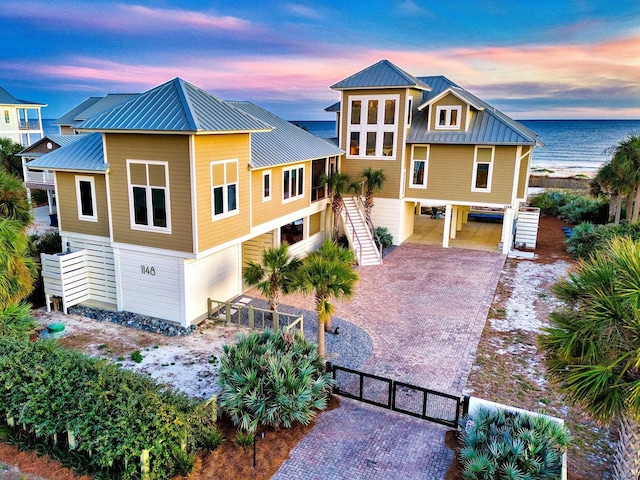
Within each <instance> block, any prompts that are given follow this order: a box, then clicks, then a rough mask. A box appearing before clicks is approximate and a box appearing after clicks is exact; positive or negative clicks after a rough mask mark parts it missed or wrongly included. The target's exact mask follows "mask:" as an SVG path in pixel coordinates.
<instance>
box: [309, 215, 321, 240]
mask: <svg viewBox="0 0 640 480" xmlns="http://www.w3.org/2000/svg"><path fill="white" fill-rule="evenodd" d="M321 230H322V212H318V213H314V214H313V215H311V216H309V236H311V235H315V234H316V233H320V231H321Z"/></svg>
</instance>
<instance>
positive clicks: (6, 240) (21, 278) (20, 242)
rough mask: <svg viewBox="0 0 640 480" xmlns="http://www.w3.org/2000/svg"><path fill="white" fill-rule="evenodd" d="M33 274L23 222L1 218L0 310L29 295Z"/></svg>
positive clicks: (32, 263)
mask: <svg viewBox="0 0 640 480" xmlns="http://www.w3.org/2000/svg"><path fill="white" fill-rule="evenodd" d="M35 275H36V268H35V262H34V261H33V259H32V258H31V257H30V256H29V237H28V236H27V232H26V230H25V228H24V226H23V225H22V224H21V223H19V222H17V221H15V220H10V219H7V218H3V219H0V311H4V310H5V309H6V308H7V307H9V306H11V305H13V304H16V303H18V302H20V301H21V300H24V299H25V298H27V296H29V294H30V293H31V291H32V290H33V282H34V280H35Z"/></svg>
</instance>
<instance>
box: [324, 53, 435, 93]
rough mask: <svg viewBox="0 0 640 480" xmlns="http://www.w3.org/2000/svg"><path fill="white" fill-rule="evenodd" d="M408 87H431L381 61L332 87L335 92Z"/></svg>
mask: <svg viewBox="0 0 640 480" xmlns="http://www.w3.org/2000/svg"><path fill="white" fill-rule="evenodd" d="M374 87H378V88H384V87H407V88H420V89H424V90H430V89H431V86H430V85H428V84H426V83H425V82H423V81H422V80H420V79H418V78H416V77H414V76H413V75H410V74H408V73H407V72H405V71H404V70H402V69H400V68H398V67H397V66H395V65H394V64H393V63H391V62H390V61H389V60H380V61H379V62H378V63H376V64H374V65H371V66H369V67H367V68H365V69H364V70H360V71H359V72H357V73H354V74H353V75H351V76H350V77H347V78H345V79H344V80H341V81H339V82H338V83H335V84H333V85H332V86H331V88H333V89H334V90H345V89H349V88H374Z"/></svg>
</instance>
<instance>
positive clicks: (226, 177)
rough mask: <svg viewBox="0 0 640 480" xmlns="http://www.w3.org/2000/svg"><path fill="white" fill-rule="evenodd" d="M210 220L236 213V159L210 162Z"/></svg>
mask: <svg viewBox="0 0 640 480" xmlns="http://www.w3.org/2000/svg"><path fill="white" fill-rule="evenodd" d="M211 211H212V220H218V219H220V218H224V217H229V216H231V215H237V214H238V159H234V160H221V161H215V162H211Z"/></svg>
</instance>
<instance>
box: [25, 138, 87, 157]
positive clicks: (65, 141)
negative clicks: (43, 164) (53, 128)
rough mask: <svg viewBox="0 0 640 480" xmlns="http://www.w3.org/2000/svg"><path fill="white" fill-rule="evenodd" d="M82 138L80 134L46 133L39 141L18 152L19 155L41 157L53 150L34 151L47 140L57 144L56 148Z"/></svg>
mask: <svg viewBox="0 0 640 480" xmlns="http://www.w3.org/2000/svg"><path fill="white" fill-rule="evenodd" d="M79 138H80V135H55V134H51V135H45V136H44V137H42V138H41V139H40V140H38V141H37V142H35V143H33V144H31V145H30V146H28V147H27V148H25V149H24V150H22V151H21V152H20V153H18V156H19V157H40V156H42V155H46V154H48V153H51V152H34V150H36V149H37V148H38V147H40V145H42V144H43V143H46V142H52V143H55V144H56V149H57V148H60V147H63V146H65V145H69V144H71V143H73V142H76V141H77V140H78V139H79Z"/></svg>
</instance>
